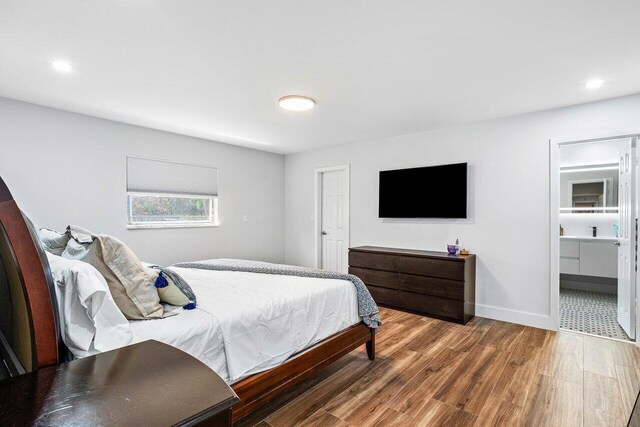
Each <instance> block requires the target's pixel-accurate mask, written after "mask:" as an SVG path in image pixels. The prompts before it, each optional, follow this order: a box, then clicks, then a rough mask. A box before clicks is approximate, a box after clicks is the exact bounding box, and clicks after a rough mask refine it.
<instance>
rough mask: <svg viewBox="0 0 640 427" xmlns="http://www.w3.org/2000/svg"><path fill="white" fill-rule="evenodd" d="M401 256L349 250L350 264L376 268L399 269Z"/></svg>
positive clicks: (385, 269)
mask: <svg viewBox="0 0 640 427" xmlns="http://www.w3.org/2000/svg"><path fill="white" fill-rule="evenodd" d="M401 260H402V258H401V257H398V256H395V255H384V254H373V253H367V252H355V251H350V252H349V266H351V267H362V268H371V269H374V270H384V271H398V266H399V262H400V261H401Z"/></svg>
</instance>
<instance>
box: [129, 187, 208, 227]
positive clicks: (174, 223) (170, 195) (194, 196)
mask: <svg viewBox="0 0 640 427" xmlns="http://www.w3.org/2000/svg"><path fill="white" fill-rule="evenodd" d="M132 196H138V197H166V198H181V199H209V200H211V204H210V207H209V218H210V220H207V221H147V222H131V221H130V220H131V217H132V216H133V215H132V211H131V208H132V203H130V200H132ZM126 207H127V217H126V224H127V229H129V230H135V229H145V228H146V229H153V228H204V227H219V226H220V222H219V220H218V196H217V195H216V196H208V195H201V194H175V193H149V192H139V191H127V192H126Z"/></svg>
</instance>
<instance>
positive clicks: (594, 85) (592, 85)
mask: <svg viewBox="0 0 640 427" xmlns="http://www.w3.org/2000/svg"><path fill="white" fill-rule="evenodd" d="M603 83H604V80H602V79H591V80H589V81H588V82H587V83H586V84H585V85H584V87H586V88H587V89H598V88H599V87H600V86H602V84H603Z"/></svg>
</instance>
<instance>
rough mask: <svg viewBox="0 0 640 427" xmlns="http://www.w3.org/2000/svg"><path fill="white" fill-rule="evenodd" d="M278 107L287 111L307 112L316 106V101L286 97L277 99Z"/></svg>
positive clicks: (299, 96)
mask: <svg viewBox="0 0 640 427" xmlns="http://www.w3.org/2000/svg"><path fill="white" fill-rule="evenodd" d="M278 105H279V106H280V108H283V109H285V110H289V111H308V110H311V109H312V108H313V107H315V106H316V101H315V100H314V99H312V98H309V97H308V96H302V95H287V96H283V97H282V98H280V99H278Z"/></svg>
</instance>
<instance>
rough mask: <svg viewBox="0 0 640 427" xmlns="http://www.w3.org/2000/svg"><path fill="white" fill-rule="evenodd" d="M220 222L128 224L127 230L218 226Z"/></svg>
mask: <svg viewBox="0 0 640 427" xmlns="http://www.w3.org/2000/svg"><path fill="white" fill-rule="evenodd" d="M217 227H220V224H214V223H206V224H127V230H149V229H161V228H217Z"/></svg>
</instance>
